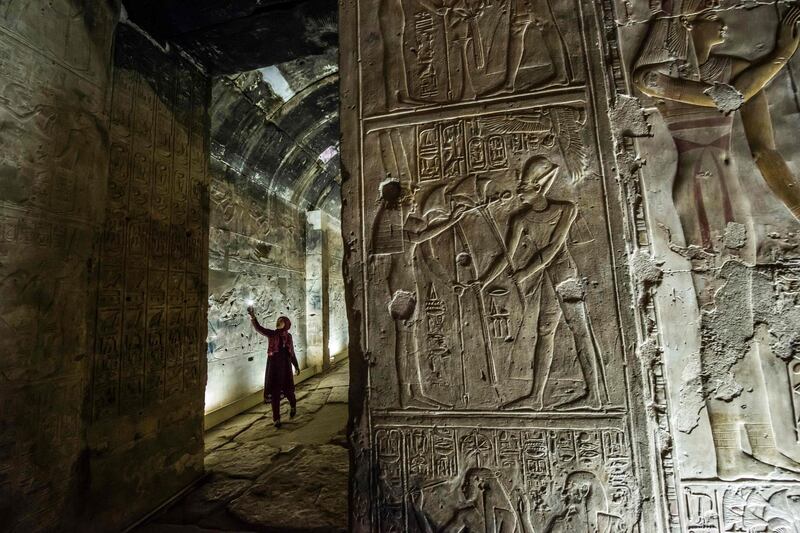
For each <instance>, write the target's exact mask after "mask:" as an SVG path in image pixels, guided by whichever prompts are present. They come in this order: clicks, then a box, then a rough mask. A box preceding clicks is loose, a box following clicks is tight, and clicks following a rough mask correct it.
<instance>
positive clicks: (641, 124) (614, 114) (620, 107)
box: [611, 94, 650, 137]
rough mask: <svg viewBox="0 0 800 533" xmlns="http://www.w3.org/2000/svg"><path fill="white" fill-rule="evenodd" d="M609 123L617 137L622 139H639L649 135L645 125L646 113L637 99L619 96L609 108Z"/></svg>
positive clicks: (648, 128)
mask: <svg viewBox="0 0 800 533" xmlns="http://www.w3.org/2000/svg"><path fill="white" fill-rule="evenodd" d="M611 123H612V125H613V126H614V129H615V130H616V131H617V135H620V136H623V137H641V136H643V135H649V134H650V125H649V124H648V123H647V112H646V111H645V109H644V108H643V107H642V104H641V102H640V101H639V99H638V98H635V97H632V96H628V95H626V94H621V95H618V96H617V101H616V102H615V104H614V106H613V107H612V108H611Z"/></svg>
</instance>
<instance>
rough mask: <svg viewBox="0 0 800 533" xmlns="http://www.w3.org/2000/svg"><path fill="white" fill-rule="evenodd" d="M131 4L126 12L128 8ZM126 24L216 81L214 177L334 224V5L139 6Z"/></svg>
mask: <svg viewBox="0 0 800 533" xmlns="http://www.w3.org/2000/svg"><path fill="white" fill-rule="evenodd" d="M128 4H130V5H128ZM126 9H127V16H128V18H129V19H130V20H131V21H132V22H133V23H135V24H136V25H138V26H139V27H141V28H142V29H144V30H145V31H147V32H148V33H149V34H150V35H152V36H153V38H154V39H156V40H157V41H159V42H161V43H171V44H172V45H174V46H178V47H180V48H182V49H183V50H184V51H186V52H187V53H189V54H190V55H191V56H192V57H193V58H194V59H196V60H197V61H198V62H199V63H201V64H202V66H203V67H204V68H205V69H206V71H207V72H208V73H209V74H210V75H212V76H214V80H215V81H214V88H213V94H212V105H211V108H210V113H211V127H212V139H211V141H212V147H211V148H212V151H211V154H212V155H211V164H212V170H214V172H215V174H216V175H217V176H219V177H222V178H224V179H226V180H227V181H230V182H235V183H237V184H239V185H240V186H246V187H247V188H249V189H250V193H251V195H252V196H253V197H255V198H263V199H264V200H265V201H266V200H267V199H268V198H269V197H270V195H273V194H274V195H276V196H278V197H281V198H283V199H284V200H286V201H289V202H291V203H293V204H295V205H298V206H300V207H301V208H303V209H316V208H322V209H325V210H326V211H328V212H329V213H331V214H332V215H334V216H335V217H337V218H338V216H339V205H340V200H339V193H340V191H339V181H340V180H339V176H340V171H339V157H338V143H339V118H338V117H339V109H338V81H339V76H338V57H337V54H338V50H337V31H338V29H337V3H336V2H334V1H331V0H309V1H288V2H276V1H265V0H232V1H229V0H225V1H222V0H193V1H187V0H183V1H179V0H167V1H163V0H144V1H136V2H127V3H126Z"/></svg>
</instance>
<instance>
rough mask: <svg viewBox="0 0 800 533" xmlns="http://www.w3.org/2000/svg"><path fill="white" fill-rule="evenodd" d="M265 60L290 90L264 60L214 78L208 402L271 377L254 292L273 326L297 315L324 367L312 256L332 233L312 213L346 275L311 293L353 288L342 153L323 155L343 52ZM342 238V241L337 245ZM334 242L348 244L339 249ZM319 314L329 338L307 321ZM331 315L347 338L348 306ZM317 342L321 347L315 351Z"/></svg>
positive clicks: (298, 336)
mask: <svg viewBox="0 0 800 533" xmlns="http://www.w3.org/2000/svg"><path fill="white" fill-rule="evenodd" d="M306 61H309V62H311V63H313V64H314V65H318V66H317V67H315V68H311V67H309V66H307V65H305V62H306ZM263 70H265V71H269V72H273V73H274V72H280V73H281V74H280V76H282V77H284V79H285V80H286V81H287V82H288V83H290V87H289V89H290V90H289V91H288V92H289V94H286V93H284V95H283V97H281V96H279V95H277V94H276V93H275V92H274V91H273V89H272V87H271V86H270V84H269V83H267V80H266V79H265V77H264V76H265V75H264V74H263V73H262V71H261V70H258V71H251V72H244V73H241V74H238V75H234V76H221V77H217V78H215V79H214V81H213V87H212V105H211V109H210V113H211V135H212V158H211V173H212V181H211V188H212V198H211V201H212V204H211V239H210V255H209V268H210V286H209V305H210V309H209V317H208V318H209V323H208V335H209V336H208V350H209V351H208V362H209V381H208V387H207V388H206V412H207V413H208V412H211V411H214V410H215V409H218V408H220V407H223V406H225V405H228V404H231V403H233V402H236V401H238V400H240V399H243V398H246V397H248V396H250V395H251V394H253V393H255V392H257V391H258V390H260V389H261V388H262V387H263V385H264V366H265V360H266V338H264V337H262V336H260V335H258V334H256V333H255V332H254V331H253V329H252V327H251V326H250V321H249V319H248V318H247V315H246V313H245V310H246V305H247V302H248V300H252V303H253V305H254V307H255V308H256V310H257V313H258V317H259V319H260V320H261V322H262V324H264V325H266V326H267V327H272V324H274V323H275V320H276V319H277V318H278V317H279V316H280V315H286V316H288V317H290V318H291V320H292V333H293V339H294V343H295V350H296V353H297V357H298V361H299V363H300V367H301V369H305V368H308V367H312V366H316V367H317V368H320V369H321V368H322V346H323V343H322V329H321V325H322V320H321V319H322V315H321V311H320V312H319V313H318V312H316V311H313V310H312V311H311V312H309V311H308V309H307V304H308V302H309V300H310V297H311V292H312V291H309V290H307V284H308V283H307V282H308V281H310V280H309V276H310V271H309V268H308V266H307V262H308V259H309V258H310V257H312V256H314V255H315V254H314V253H313V250H310V248H313V244H314V243H317V244H320V243H322V242H323V241H320V240H319V239H316V240H315V239H310V235H311V233H313V231H312V232H309V230H307V226H308V227H309V228H311V229H312V230H313V228H312V225H311V224H309V223H308V221H309V217H311V216H316V217H317V218H320V217H324V218H325V220H326V230H325V231H324V232H323V233H322V234H324V239H325V240H324V242H325V243H326V244H328V246H327V247H326V248H325V251H326V255H325V256H324V260H325V264H328V265H330V269H331V271H330V273H329V278H330V279H332V280H335V279H338V280H340V282H339V283H338V284H337V285H332V286H331V292H328V293H326V294H325V295H323V294H322V293H321V292H320V291H319V289H321V287H317V290H316V293H317V294H316V297H315V298H311V301H313V303H314V305H322V302H323V301H326V300H327V299H331V300H335V301H337V302H342V301H343V299H344V296H343V291H344V287H343V284H342V283H341V279H342V274H341V236H340V235H341V233H340V229H339V225H340V223H339V220H338V216H339V213H338V210H339V206H340V201H339V185H338V168H339V167H338V157H336V156H333V157H331V158H330V159H326V160H323V159H322V158H321V154H322V153H323V152H324V151H325V150H326V149H327V148H328V147H329V146H331V144H332V143H334V142H335V140H336V136H337V135H336V129H337V127H338V123H337V122H336V120H335V119H336V114H335V109H336V107H335V97H336V85H335V84H332V83H331V82H330V80H329V79H328V78H330V77H331V73H333V77H334V79H335V72H336V67H335V59H332V58H331V57H325V58H322V59H320V58H317V59H315V58H314V57H313V56H312V57H310V58H302V59H299V60H297V61H296V62H290V63H287V64H282V65H277V66H273V67H270V68H269V69H263ZM312 76H316V77H317V78H320V79H321V81H320V79H311V77H312ZM284 97H285V98H288V100H284ZM314 214H316V215H314ZM322 234H321V235H322ZM312 237H313V235H312ZM312 241H313V242H312ZM337 241H338V242H339V243H340V244H339V245H338V248H337V247H335V246H331V245H330V244H331V243H332V244H335V243H336V242H337ZM328 250H330V251H331V252H333V251H334V250H337V254H338V258H334V257H333V256H331V255H330V254H328V253H327V252H328ZM310 251H311V252H312V253H311V254H310V255H309V252H310ZM321 252H322V248H320V249H319V250H318V251H317V254H316V259H318V261H317V263H318V265H319V266H320V267H321V265H322V258H323V256H322V255H321ZM336 269H338V278H337V277H336V276H337V273H336V272H335V270H336ZM311 270H313V271H314V274H313V276H314V278H313V279H317V280H319V279H321V274H322V271H321V270H320V268H312V269H311ZM318 285H319V284H318ZM323 296H325V298H323ZM331 313H333V310H332V311H331ZM317 320H318V321H319V324H320V328H319V336H318V337H319V338H318V339H317V338H316V334H315V333H314V332H312V331H310V329H309V327H308V322H309V321H313V322H315V321H317ZM330 324H331V329H330V330H329V332H328V336H329V337H330V336H331V335H335V336H336V338H337V339H344V343H345V345H346V331H345V332H344V333H342V332H340V331H335V330H334V329H333V328H337V327H338V328H343V329H344V330H346V328H347V323H346V314H345V313H344V311H343V309H340V315H339V316H338V317H337V319H336V321H335V323H334V321H331V322H330ZM314 331H316V330H314ZM312 344H313V345H314V346H317V345H318V348H319V350H318V354H317V358H316V359H314V356H312V355H311V354H310V352H311V350H310V349H309V346H311V345H312Z"/></svg>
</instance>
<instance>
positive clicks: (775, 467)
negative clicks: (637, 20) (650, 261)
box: [634, 0, 800, 502]
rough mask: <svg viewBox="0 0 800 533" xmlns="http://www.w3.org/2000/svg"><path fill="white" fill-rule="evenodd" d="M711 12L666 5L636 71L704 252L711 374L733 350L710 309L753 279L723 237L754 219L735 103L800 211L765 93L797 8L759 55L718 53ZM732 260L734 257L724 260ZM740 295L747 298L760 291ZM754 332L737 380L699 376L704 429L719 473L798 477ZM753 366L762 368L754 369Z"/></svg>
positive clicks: (777, 396)
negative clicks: (667, 139) (736, 148)
mask: <svg viewBox="0 0 800 533" xmlns="http://www.w3.org/2000/svg"><path fill="white" fill-rule="evenodd" d="M717 8H719V2H717V1H715V0H683V1H677V0H674V1H672V0H664V1H663V2H662V10H661V12H659V13H658V14H657V15H656V19H655V20H654V22H653V24H652V27H651V28H650V33H649V36H648V38H647V40H646V41H645V44H644V47H643V49H642V51H641V52H640V56H639V58H638V61H637V63H636V67H635V70H634V80H635V82H636V84H637V86H638V87H639V89H640V90H642V92H644V93H645V94H647V95H649V96H652V97H654V98H655V99H656V104H657V106H658V108H659V111H660V113H661V115H662V117H663V119H664V121H665V123H666V125H667V127H668V129H669V131H670V133H671V135H672V138H673V140H674V142H675V146H676V149H677V155H678V160H677V175H676V176H675V182H674V187H673V199H674V203H675V207H676V209H677V212H678V215H679V217H680V221H681V225H682V227H683V232H684V238H685V244H686V245H687V247H691V246H694V247H696V248H700V249H701V251H697V252H696V253H692V254H689V255H690V260H691V261H692V264H693V273H692V281H693V283H694V286H695V292H696V294H697V303H698V305H699V308H700V311H701V312H702V313H701V317H702V328H701V335H702V342H703V353H702V355H701V358H702V364H703V373H704V375H708V374H713V368H714V365H715V364H717V363H718V360H719V359H720V357H722V356H723V355H724V354H725V353H726V352H729V353H730V352H731V351H732V350H734V348H732V347H731V346H729V345H725V342H724V341H723V342H722V343H720V344H719V345H715V342H716V341H715V340H714V338H715V336H716V335H717V334H718V329H717V328H718V327H719V325H718V324H715V322H714V320H715V319H714V316H715V315H719V314H720V313H728V312H730V309H729V307H730V306H731V305H732V300H731V299H730V298H731V296H730V295H731V294H732V292H733V291H736V290H741V289H742V287H744V286H745V284H746V283H749V280H750V279H752V278H750V277H749V276H750V273H749V272H748V271H747V267H746V266H745V264H744V261H749V260H750V259H752V255H751V254H752V251H753V250H752V249H753V248H754V244H755V243H753V242H752V238H750V239H748V241H749V242H748V243H747V244H744V242H743V243H741V244H740V245H736V246H728V245H726V244H725V243H724V240H723V235H724V233H725V230H726V228H728V227H730V226H731V225H732V224H733V225H740V227H741V228H742V229H743V230H745V229H746V228H747V226H748V225H749V224H750V223H751V218H752V217H751V212H750V206H749V202H748V199H747V194H746V193H745V192H744V191H743V190H742V189H741V187H740V184H739V181H738V176H737V174H736V170H735V165H734V163H735V162H734V161H733V160H732V155H731V144H732V143H731V141H732V139H731V135H732V131H733V115H732V112H733V111H734V110H736V109H740V110H741V114H740V115H741V119H742V123H743V126H744V130H745V134H746V140H747V143H748V145H749V148H750V150H751V152H752V153H753V156H754V160H755V163H756V165H757V167H758V169H759V171H760V174H761V176H762V177H763V179H764V180H765V182H766V183H767V185H768V186H769V187H770V189H771V190H772V192H773V193H774V194H775V196H776V197H777V198H778V199H780V200H781V202H783V204H784V205H785V206H786V208H787V209H788V210H789V211H790V212H791V213H792V214H793V215H794V216H795V217H800V209H798V207H799V206H800V180H798V179H797V178H796V177H795V176H794V175H793V174H792V173H791V171H790V170H789V167H788V166H787V164H786V162H785V161H784V159H783V157H782V156H781V154H779V153H778V152H777V150H776V149H775V138H774V134H773V127H772V120H771V117H770V112H769V106H768V102H767V96H766V93H765V91H764V89H765V87H766V86H767V85H768V84H769V83H770V82H771V81H772V80H773V79H774V77H775V76H776V75H777V74H778V72H779V71H780V70H781V69H782V68H783V67H784V66H785V65H786V63H787V61H788V60H789V59H790V58H791V56H792V55H793V54H794V53H795V51H796V50H797V48H798V44H800V34H799V33H798V28H797V24H798V21H799V20H800V6H798V5H796V4H795V5H793V6H792V7H790V8H789V9H787V10H786V12H785V13H784V14H783V16H782V17H781V19H780V21H779V24H778V33H777V38H776V41H775V46H774V47H773V48H772V50H770V51H769V53H767V54H766V55H765V56H764V57H762V58H760V59H757V60H755V61H748V60H744V59H741V58H738V57H733V56H729V55H723V54H721V53H717V52H716V49H717V47H718V46H720V45H722V44H723V43H724V41H725V36H726V28H725V26H724V24H723V23H722V21H721V20H720V19H719V17H718V14H717ZM725 111H727V114H726V113H725ZM745 233H746V234H750V235H752V234H753V233H754V232H752V231H746V232H745ZM748 248H749V249H750V250H748ZM732 257H734V258H737V259H738V260H737V261H729V260H730V259H731V258H732ZM747 290H748V291H749V292H748V293H747V297H746V300H745V302H747V303H749V302H751V301H753V300H754V299H756V295H757V291H755V290H753V289H747ZM733 305H735V304H733ZM742 307H743V308H739V309H736V310H735V311H734V312H733V313H734V314H735V315H736V316H739V317H745V318H743V320H742V323H741V326H742V327H744V328H753V326H754V324H756V323H757V321H758V319H757V318H756V315H757V313H758V309H756V306H748V305H747V304H745V305H744V306H742ZM759 329H760V328H755V331H754V332H753V334H752V335H751V336H750V338H748V339H747V341H746V342H744V343H743V346H744V348H740V350H739V351H740V354H739V356H738V359H737V361H736V364H737V365H738V366H737V369H736V371H735V372H736V373H735V376H734V371H733V364H732V365H731V366H729V367H728V368H727V369H726V373H727V377H725V376H723V377H722V378H720V377H719V375H716V376H712V378H711V379H704V392H707V395H706V400H705V407H706V408H707V412H708V422H707V424H708V425H710V430H711V435H712V437H713V441H714V442H713V454H714V460H715V463H716V474H717V475H718V476H719V477H720V478H721V479H726V480H730V479H739V478H743V477H746V476H756V475H757V476H772V475H776V474H777V473H780V474H781V475H792V474H791V473H795V474H796V473H798V472H800V462H798V457H800V447H798V444H797V439H796V435H791V436H789V432H788V430H787V428H789V427H791V426H793V425H794V423H793V422H794V421H793V420H792V419H791V415H789V414H788V409H785V408H784V407H783V406H782V404H783V403H784V402H786V403H788V402H791V397H790V393H788V386H786V382H787V365H786V361H780V360H779V359H778V358H777V357H776V356H775V355H773V353H772V351H771V349H770V344H771V340H770V339H769V337H768V335H767V334H762V333H760V332H759ZM739 360H741V361H739ZM759 367H760V370H759V371H757V372H753V371H752V370H751V369H754V368H759ZM728 378H729V379H728ZM742 389H745V390H749V391H757V392H755V393H754V395H753V396H751V397H750V398H749V401H748V402H747V404H748V405H745V404H744V403H743V402H742V403H739V401H740V399H741V398H742V396H741V394H742V391H741V390H742ZM732 400H735V401H732ZM790 425H791V426H790ZM709 444H710V443H709ZM697 501H698V502H699V500H697Z"/></svg>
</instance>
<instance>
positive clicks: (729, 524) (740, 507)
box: [683, 483, 800, 533]
mask: <svg viewBox="0 0 800 533" xmlns="http://www.w3.org/2000/svg"><path fill="white" fill-rule="evenodd" d="M683 504H684V506H685V509H686V525H685V528H686V529H685V530H684V531H688V532H690V533H723V532H728V531H730V532H732V533H749V532H751V531H796V530H797V529H798V528H800V485H797V484H780V483H770V484H746V483H732V484H715V485H704V484H698V485H692V484H688V485H686V486H684V488H683Z"/></svg>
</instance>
